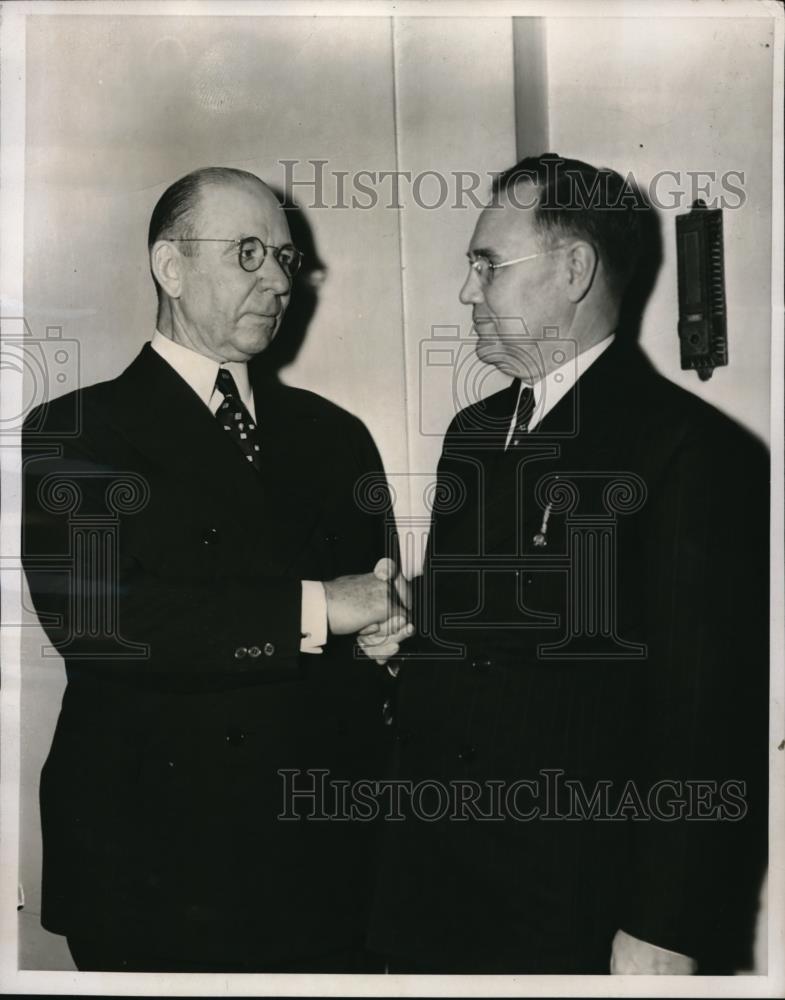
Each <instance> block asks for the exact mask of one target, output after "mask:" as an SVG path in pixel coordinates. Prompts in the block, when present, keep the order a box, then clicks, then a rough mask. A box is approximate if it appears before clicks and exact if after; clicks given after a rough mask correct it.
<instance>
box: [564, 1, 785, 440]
mask: <svg viewBox="0 0 785 1000" xmlns="http://www.w3.org/2000/svg"><path fill="white" fill-rule="evenodd" d="M546 33H547V59H546V62H547V79H548V98H549V140H550V141H549V145H550V148H551V150H552V151H554V152H558V153H559V154H561V155H562V156H573V157H576V158H578V159H581V160H587V161H588V162H589V163H593V164H595V165H597V166H600V165H603V166H608V167H612V168H614V169H615V170H618V171H619V172H620V173H621V174H622V175H623V176H625V175H626V174H627V173H628V172H629V171H632V172H633V174H634V176H635V178H636V180H637V181H638V182H639V183H640V184H641V185H642V186H643V187H647V186H648V185H649V184H650V182H651V181H652V178H654V176H655V175H656V174H657V173H658V171H661V170H675V171H679V172H680V173H681V175H682V179H681V181H680V182H677V181H675V180H674V179H673V178H670V177H664V178H663V179H662V180H661V181H660V182H658V184H657V187H656V188H655V190H656V191H657V192H658V193H659V197H660V200H661V202H664V203H672V201H673V200H674V199H673V197H672V195H671V192H676V193H680V194H681V195H682V203H681V205H680V206H679V207H677V208H665V209H663V210H662V212H661V216H662V230H663V248H664V260H663V266H662V269H661V272H660V276H659V280H658V282H657V285H656V287H655V289H654V291H653V294H652V297H651V300H650V302H649V305H648V308H647V311H646V315H645V319H644V323H643V326H642V330H641V345H642V346H643V347H644V349H645V350H646V351H647V353H648V354H649V356H650V357H651V359H652V361H653V362H654V364H655V365H656V367H657V368H658V369H659V370H660V371H661V372H662V373H663V374H664V375H667V376H668V378H670V379H672V380H673V381H674V382H677V383H678V384H679V385H682V386H684V387H685V388H687V389H689V390H690V391H692V392H695V393H697V394H698V395H700V396H702V397H703V398H705V399H707V400H708V401H709V402H710V403H712V404H713V405H714V406H716V407H718V408H719V409H721V410H724V411H725V412H727V413H729V414H730V415H731V416H734V417H735V418H736V419H737V420H739V421H740V422H741V423H743V424H744V425H745V426H747V427H749V428H750V429H751V430H753V431H754V432H755V433H757V434H758V435H760V437H761V438H763V439H764V440H766V441H768V439H769V394H768V391H767V386H768V384H769V341H770V337H771V156H772V150H771V139H770V134H771V120H772V105H771V91H772V66H773V63H772V52H773V48H772V44H773V21H772V20H770V19H764V18H754V17H747V18H712V19H706V18H688V17H682V18H667V17H659V18H648V17H640V18H636V17H629V18H610V17H609V18H581V19H576V18H573V19H569V20H566V19H557V18H553V19H550V20H548V21H547V32H546ZM701 170H702V171H710V170H714V171H716V173H717V176H718V178H719V177H720V176H721V175H723V174H724V173H725V172H726V171H732V170H733V171H742V172H743V174H744V178H745V180H744V185H743V187H744V194H745V197H746V200H745V202H744V204H743V205H742V206H741V207H740V208H736V209H732V208H730V207H728V208H726V210H725V212H724V225H725V268H726V270H725V276H726V296H727V305H728V347H729V358H730V364H729V366H728V367H727V368H718V369H716V370H715V372H714V375H713V377H712V378H711V379H710V381H708V382H700V381H699V379H698V377H697V375H696V374H695V373H694V372H682V371H681V369H680V367H679V348H678V335H677V323H678V292H677V283H676V281H677V279H676V237H675V231H676V228H675V227H676V222H675V219H676V216H677V215H679V214H681V213H683V212H686V211H688V209H689V207H690V204H691V203H692V201H693V199H694V197H699V196H700V195H699V194H693V193H692V190H691V189H692V183H691V181H690V180H689V179H688V178H687V176H686V173H687V171H701ZM704 183H705V180H704ZM733 183H734V184H736V185H738V183H739V182H738V180H735V179H734V180H733ZM709 187H710V190H711V193H712V194H713V195H714V196H719V195H720V194H722V186H721V184H720V183H719V181H718V182H717V183H716V184H712V185H709ZM738 200H739V199H738V198H737V197H736V196H733V198H732V200H731V204H735V203H736V202H737V201H738Z"/></svg>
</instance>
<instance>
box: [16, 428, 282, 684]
mask: <svg viewBox="0 0 785 1000" xmlns="http://www.w3.org/2000/svg"><path fill="white" fill-rule="evenodd" d="M47 440H49V441H50V442H51V447H47V448H45V449H43V450H42V449H41V446H40V434H38V435H32V434H27V433H26V434H25V435H24V437H23V453H24V458H23V463H24V471H23V491H24V497H23V512H24V513H23V525H22V559H23V564H24V567H25V571H26V574H27V579H28V583H29V587H30V593H31V597H32V600H33V604H34V607H35V610H36V613H37V614H38V616H39V619H40V622H41V624H42V626H43V628H44V630H45V632H46V634H47V636H48V638H49V640H50V642H51V643H52V646H53V647H54V648H55V650H56V651H57V652H59V653H61V654H62V655H63V656H64V657H66V659H67V661H68V662H71V663H73V661H79V663H80V664H84V665H88V664H92V665H93V666H94V668H95V669H96V670H97V669H99V668H100V670H102V671H109V672H111V673H113V674H119V673H128V672H130V673H132V674H134V675H138V674H139V673H140V672H144V673H150V672H152V673H169V674H171V673H208V672H210V673H216V672H218V673H221V672H226V673H229V674H235V673H247V672H249V671H253V672H261V673H263V674H266V675H269V676H270V677H271V678H273V677H275V676H277V675H280V674H281V673H283V674H287V673H290V672H292V671H294V670H296V669H297V663H298V652H299V647H300V639H301V635H300V616H301V583H300V581H299V580H296V579H283V578H269V577H264V576H259V577H258V578H251V579H247V578H245V579H242V580H237V581H233V580H231V579H229V580H227V579H221V580H220V582H218V581H214V580H213V581H211V580H206V579H203V580H200V579H187V578H185V579H172V578H168V577H167V578H164V576H162V575H161V574H160V573H157V572H155V571H153V570H152V569H151V567H150V566H147V565H145V560H144V558H142V557H140V554H139V550H138V548H137V547H134V546H129V545H127V544H126V543H125V539H126V537H127V534H128V533H124V531H123V520H122V518H123V515H122V507H123V504H124V503H126V502H130V499H131V498H129V496H128V492H129V490H130V492H133V487H132V486H130V487H129V486H128V485H127V483H128V480H127V478H125V479H124V476H123V474H122V473H119V472H117V471H116V470H112V469H111V468H110V467H108V466H107V462H106V460H105V459H104V458H103V456H99V455H97V454H95V453H94V451H93V450H91V447H90V445H89V444H88V442H87V441H86V440H85V435H84V434H83V435H81V436H79V437H75V438H72V439H69V438H67V437H62V438H60V439H59V440H58V439H57V438H56V437H54V436H50V437H49V438H48V439H47ZM113 476H114V477H115V479H116V485H117V490H119V492H117V493H115V495H114V496H113V498H112V502H111V503H109V509H110V510H112V509H114V510H115V511H116V510H117V509H118V508H119V509H120V511H121V512H120V513H119V514H118V515H117V521H116V523H117V525H118V527H119V530H117V531H116V532H114V533H112V531H108V532H107V531H106V530H104V529H105V526H106V523H107V522H106V513H107V498H108V496H109V494H108V488H109V486H110V485H111V482H112V477H113ZM140 478H141V477H140ZM124 481H125V482H126V486H123V485H122V483H123V482H124ZM124 490H125V494H124V493H123V491H124ZM77 501H78V502H77ZM102 525H103V526H104V529H102ZM131 549H133V551H131Z"/></svg>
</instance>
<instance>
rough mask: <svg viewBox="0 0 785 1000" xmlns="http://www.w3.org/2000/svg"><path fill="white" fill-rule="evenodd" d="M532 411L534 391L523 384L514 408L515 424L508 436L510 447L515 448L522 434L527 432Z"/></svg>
mask: <svg viewBox="0 0 785 1000" xmlns="http://www.w3.org/2000/svg"><path fill="white" fill-rule="evenodd" d="M533 413H534V392H533V390H532V389H530V388H529V386H528V385H525V386H524V387H523V389H522V391H521V394H520V397H519V399H518V406H517V408H516V410H515V425H514V427H513V431H512V437H511V438H510V444H509V447H510V448H517V447H518V446H519V445H520V443H521V439H522V438H523V435H524V434H526V433H527V431H528V429H529V421H530V420H531V418H532V414H533Z"/></svg>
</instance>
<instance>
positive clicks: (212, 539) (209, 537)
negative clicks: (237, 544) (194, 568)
mask: <svg viewBox="0 0 785 1000" xmlns="http://www.w3.org/2000/svg"><path fill="white" fill-rule="evenodd" d="M218 541H220V536H219V534H218V529H217V528H206V529H205V531H204V534H203V535H202V542H204V544H205V545H215V544H216V543H217V542H218Z"/></svg>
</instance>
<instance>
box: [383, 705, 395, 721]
mask: <svg viewBox="0 0 785 1000" xmlns="http://www.w3.org/2000/svg"><path fill="white" fill-rule="evenodd" d="M382 719H383V720H384V724H385V726H391V725H392V724H393V722H395V716H394V715H393V710H392V704H391V702H390V699H389V698H387V699H385V702H384V704H383V705H382Z"/></svg>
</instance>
